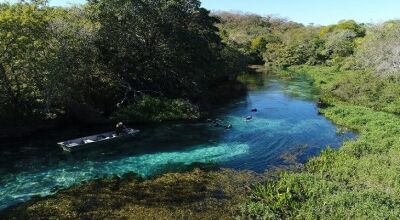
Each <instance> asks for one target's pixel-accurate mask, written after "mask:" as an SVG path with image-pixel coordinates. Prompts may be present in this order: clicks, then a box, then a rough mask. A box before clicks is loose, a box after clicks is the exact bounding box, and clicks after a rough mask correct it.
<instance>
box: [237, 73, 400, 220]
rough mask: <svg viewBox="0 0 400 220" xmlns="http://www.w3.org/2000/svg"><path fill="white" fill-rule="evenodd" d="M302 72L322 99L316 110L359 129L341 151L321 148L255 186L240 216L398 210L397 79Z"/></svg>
mask: <svg viewBox="0 0 400 220" xmlns="http://www.w3.org/2000/svg"><path fill="white" fill-rule="evenodd" d="M301 73H306V74H308V75H309V76H310V77H312V78H313V79H314V83H315V86H317V87H318V88H319V89H320V90H321V95H322V100H323V101H324V102H325V103H326V104H327V105H328V106H329V107H327V108H325V109H322V110H321V113H322V114H324V115H325V116H326V117H328V118H329V119H331V120H332V121H334V122H335V123H336V124H338V125H341V126H345V127H347V128H350V129H354V130H356V131H358V132H359V138H358V139H357V140H354V141H348V142H346V143H344V145H343V147H342V148H341V149H340V150H331V149H327V150H325V151H324V152H323V153H322V154H321V155H320V156H318V157H316V158H314V159H312V160H310V161H309V162H308V163H307V164H306V166H305V169H304V170H303V171H302V172H297V173H295V172H287V173H285V174H283V175H282V176H281V178H279V179H278V180H276V181H269V182H266V183H265V184H261V185H259V186H257V187H255V188H254V190H253V193H252V197H251V202H248V203H246V204H245V205H244V206H243V209H242V217H253V218H257V219H282V218H283V219H285V218H290V219H395V218H399V217H400V172H399V167H400V117H399V116H398V115H396V114H395V113H399V110H400V108H399V107H400V105H399V98H400V95H399V93H398V92H399V86H398V84H397V86H396V84H395V80H394V79H389V78H387V79H380V78H377V77H372V78H368V77H369V76H371V75H369V74H363V73H357V72H341V71H336V70H335V69H333V68H328V67H304V66H303V67H292V68H290V69H289V70H288V71H285V72H284V74H285V75H288V76H290V75H292V74H301Z"/></svg>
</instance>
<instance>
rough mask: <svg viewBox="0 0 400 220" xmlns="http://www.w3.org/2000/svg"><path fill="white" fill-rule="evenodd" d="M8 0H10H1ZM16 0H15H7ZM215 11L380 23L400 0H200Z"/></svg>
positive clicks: (77, 0)
mask: <svg viewBox="0 0 400 220" xmlns="http://www.w3.org/2000/svg"><path fill="white" fill-rule="evenodd" d="M1 1H7V0H0V2H1ZM8 1H15V0H8ZM201 1H202V6H203V7H205V8H207V9H209V10H212V11H235V12H245V13H255V14H259V15H274V16H278V17H281V18H287V19H290V20H292V21H296V22H300V23H303V24H311V23H313V24H316V25H326V24H333V23H337V22H338V21H340V20H343V19H353V20H355V21H357V22H362V23H377V22H383V21H386V20H390V19H396V18H399V19H400V0H201ZM84 2H85V0H50V4H51V5H55V6H67V5H71V4H81V3H84Z"/></svg>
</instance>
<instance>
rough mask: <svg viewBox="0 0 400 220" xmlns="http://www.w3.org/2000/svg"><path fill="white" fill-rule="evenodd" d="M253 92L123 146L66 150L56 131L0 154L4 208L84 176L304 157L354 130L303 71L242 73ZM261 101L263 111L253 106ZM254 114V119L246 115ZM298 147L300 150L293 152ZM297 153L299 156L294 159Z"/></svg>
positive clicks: (256, 167) (259, 166)
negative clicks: (345, 128)
mask: <svg viewBox="0 0 400 220" xmlns="http://www.w3.org/2000/svg"><path fill="white" fill-rule="evenodd" d="M240 79H241V80H242V81H243V82H245V83H246V84H247V86H248V88H249V92H248V94H247V96H245V97H243V98H241V99H238V100H236V101H235V102H233V103H231V104H227V105H225V106H224V107H223V108H220V109H217V110H216V111H215V113H214V114H213V119H216V118H218V119H220V120H221V123H224V124H231V125H232V128H231V129H228V130H226V129H224V128H222V127H215V126H213V125H212V124H211V123H209V122H207V121H203V122H196V123H174V124H171V123H167V124H162V125H158V126H153V127H150V128H146V129H143V130H142V131H141V132H140V133H139V134H138V135H137V136H135V137H134V138H132V139H130V140H129V141H127V142H126V143H124V144H120V145H118V146H106V147H104V148H101V149H93V150H87V151H83V152H78V153H74V154H65V153H63V152H62V151H61V150H60V149H59V148H58V147H57V145H56V144H55V143H56V142H57V141H60V137H59V136H57V135H56V134H57V133H55V134H53V135H49V137H48V138H42V139H39V140H35V141H32V142H29V143H26V142H21V144H23V146H18V150H15V149H14V148H13V149H10V150H9V151H7V150H6V151H3V152H2V153H1V155H0V157H1V158H0V164H1V167H0V175H1V176H0V210H1V209H4V208H6V207H8V206H10V205H13V204H16V203H19V202H23V201H27V200H29V198H31V197H32V196H34V195H49V194H52V193H54V192H56V191H57V190H58V189H60V188H65V187H69V186H71V185H73V184H77V183H80V182H83V181H87V180H91V179H95V178H100V177H107V176H111V175H122V174H124V173H127V172H135V173H138V174H140V175H142V176H144V177H149V176H152V175H156V174H162V173H165V172H172V171H179V170H180V169H184V167H185V166H187V165H190V164H192V163H197V162H199V163H212V164H216V165H218V166H220V167H226V168H233V169H237V170H244V169H248V170H253V171H255V172H264V171H265V170H266V169H268V168H271V167H274V166H279V165H290V164H292V163H293V162H299V163H304V162H306V161H307V159H308V158H309V157H311V156H314V155H317V154H318V153H319V152H320V151H321V150H322V149H323V148H325V147H326V146H328V145H329V146H331V147H332V148H337V147H339V146H340V145H341V144H342V142H343V141H344V140H346V139H351V138H354V137H355V134H354V133H351V132H338V129H337V127H336V126H335V125H334V124H332V122H330V121H329V120H327V119H326V118H325V117H323V116H322V115H320V114H318V108H317V106H316V103H315V100H316V98H317V95H318V94H317V91H315V89H314V87H313V86H312V84H311V83H310V81H309V80H307V79H306V78H305V77H298V78H295V79H281V78H278V77H276V76H273V75H271V74H269V73H268V72H267V71H264V72H259V73H253V74H245V75H242V76H240ZM254 108H257V110H258V111H257V112H252V111H251V109H254ZM247 116H251V117H252V119H251V120H249V121H246V120H245V117H247ZM293 155H295V156H296V157H293ZM293 160H295V161H293Z"/></svg>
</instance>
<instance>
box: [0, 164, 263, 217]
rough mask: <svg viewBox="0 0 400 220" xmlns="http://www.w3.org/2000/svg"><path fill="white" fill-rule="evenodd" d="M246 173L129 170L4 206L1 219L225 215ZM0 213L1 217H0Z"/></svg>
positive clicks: (243, 187) (239, 196) (249, 179)
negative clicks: (149, 175)
mask: <svg viewBox="0 0 400 220" xmlns="http://www.w3.org/2000/svg"><path fill="white" fill-rule="evenodd" d="M259 179H260V177H257V176H256V175H255V174H254V173H251V172H240V173H239V172H235V171H232V170H219V171H216V170H215V171H208V172H206V171H203V170H199V169H195V170H193V171H191V172H187V173H176V174H165V175H162V176H160V177H156V178H154V179H150V180H142V179H140V178H138V177H137V176H136V175H134V174H129V175H128V174H127V175H125V176H124V177H122V178H118V177H115V178H110V179H103V180H97V181H91V182H90V183H86V184H81V185H79V186H75V187H72V188H70V189H67V190H63V191H61V192H59V193H58V194H57V195H54V196H49V197H45V198H38V199H35V200H34V201H31V202H28V203H26V204H25V205H23V206H19V207H17V208H15V209H11V210H8V213H7V214H8V217H6V216H3V217H4V219H18V220H22V219H231V217H232V216H234V215H236V214H237V210H238V207H239V205H240V202H243V201H245V199H246V197H247V196H248V193H249V189H250V186H251V185H252V184H254V183H255V181H256V180H259ZM0 217H1V216H0Z"/></svg>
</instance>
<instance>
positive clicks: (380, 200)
mask: <svg viewBox="0 0 400 220" xmlns="http://www.w3.org/2000/svg"><path fill="white" fill-rule="evenodd" d="M399 39H400V21H399V20H391V21H386V22H383V23H379V24H364V23H357V22H355V21H352V20H343V21H340V22H338V23H337V24H332V25H328V26H317V25H304V24H300V23H296V22H293V21H289V20H286V19H282V18H277V17H272V16H271V17H263V16H259V15H254V14H244V13H232V12H212V13H211V12H209V11H207V10H206V9H204V8H202V7H201V4H200V2H199V1H198V0H141V1H139V0H119V1H114V0H91V1H89V2H88V3H87V4H85V5H83V6H79V7H78V6H77V7H69V8H59V7H50V6H48V5H47V3H46V2H43V1H33V2H30V3H27V2H22V3H16V4H5V3H3V4H0V50H1V53H0V79H1V80H0V121H1V124H2V125H3V126H10V127H12V126H16V125H24V124H35V123H43V122H48V121H57V120H65V119H68V120H71V119H72V120H75V121H79V122H85V123H94V122H96V123H99V122H109V121H116V120H123V121H126V122H160V121H165V120H181V119H197V118H199V117H201V112H202V111H203V110H204V111H206V110H207V108H210V105H212V104H216V103H219V102H221V101H223V100H224V101H226V100H229V99H230V98H233V97H236V96H237V95H240V94H243V92H244V89H243V86H242V85H241V84H240V83H239V82H237V80H236V78H237V74H238V73H240V72H242V71H245V69H246V67H247V66H248V65H249V64H261V65H265V66H266V67H268V68H270V69H271V70H272V71H273V72H275V73H276V74H278V75H279V76H280V77H287V78H289V79H291V78H295V77H296V76H298V75H306V76H307V77H308V78H309V79H310V81H311V82H312V83H313V85H314V86H315V87H316V88H317V89H318V90H319V92H320V96H319V100H318V105H319V107H320V110H319V111H320V113H321V114H323V115H325V116H326V117H327V118H329V119H331V120H332V121H333V122H334V123H335V124H337V125H340V126H343V127H345V128H347V129H351V130H354V131H356V132H357V133H358V134H359V136H358V138H357V139H356V140H349V141H346V142H345V143H344V144H343V146H342V148H340V150H332V149H330V148H328V149H326V150H325V151H323V152H322V153H321V155H319V156H317V157H315V158H312V159H311V160H310V161H309V162H307V163H306V164H305V165H304V166H302V167H301V168H300V169H299V170H293V171H288V170H284V171H279V172H277V173H276V174H275V173H274V174H271V176H267V178H266V181H264V182H262V183H259V184H255V185H254V184H253V182H252V186H251V187H250V186H249V187H248V188H249V189H250V188H251V190H250V193H247V194H246V193H245V192H242V191H245V190H243V189H242V188H241V190H240V192H241V193H242V194H240V195H241V198H240V199H238V203H240V206H239V208H237V207H234V209H235V210H234V211H232V210H230V212H229V214H232V213H233V214H232V215H235V217H237V218H240V219H367V218H372V219H396V218H399V216H400V203H399V201H400V176H399V167H400V160H399V158H400V135H399V134H400V119H399V115H400V40H399ZM216 94H218V96H217V95H216ZM181 175H186V174H181ZM188 175H190V174H188ZM196 175H199V174H196ZM201 175H205V176H207V175H209V174H203V173H201ZM212 175H216V176H218V177H217V178H221V177H220V176H219V174H218V175H217V174H214V173H212ZM171 178H172V179H174V181H176V179H177V178H175V176H174V177H171ZM185 178H186V177H185ZM187 178H188V179H190V178H191V177H187ZM196 178H197V177H196ZM196 178H195V179H196ZM199 178H200V177H199ZM246 178H248V177H247V176H246ZM206 179H207V181H211V180H210V179H211V178H206ZM107 181H111V180H105V182H107ZM190 181H192V179H190ZM190 181H189V182H190ZM241 181H242V180H241ZM114 182H118V181H117V180H112V183H113V184H114ZM133 182H134V181H133ZM133 182H132V183H129V184H131V185H132V184H133ZM167 182H168V183H169V184H171V181H169V180H168V181H167ZM178 182H179V181H178ZM226 182H229V181H228V180H226ZM246 183H247V182H246ZM93 184H95V183H93ZM101 184H105V183H101ZM115 184H117V183H115ZM118 184H120V183H118ZM118 184H117V185H118ZM124 184H126V185H124ZM129 184H128V183H126V182H123V184H122V186H123V187H121V189H122V188H123V190H127V191H129V190H130V186H131V185H129ZM135 184H137V183H136V182H134V184H133V185H135ZM145 184H148V183H147V182H146V183H145ZM240 184H242V185H244V183H242V182H240ZM105 185H107V184H105ZM174 185H175V184H174ZM109 186H110V185H107V186H103V185H102V187H104V188H105V189H106V190H104V191H106V192H105V193H104V194H107V193H109V189H108V188H107V187H109ZM87 187H88V186H87ZM113 187H114V186H113ZM124 187H126V189H125V188H124ZM146 187H147V186H146ZM202 187H203V186H202ZM235 187H240V186H235ZM246 187H247V186H246ZM171 188H173V186H171ZM178 188H179V187H178ZM89 189H90V190H91V189H92V188H90V187H89ZM157 189H158V188H157ZM202 189H203V188H201V189H200V190H199V192H200V193H202V192H203V191H201V190H202ZM204 189H208V188H207V186H204ZM76 190H77V191H78V192H75V191H76ZM79 190H80V189H78V188H73V189H72V191H73V193H79ZM90 190H88V191H90ZM177 190H182V189H181V188H179V189H177ZM196 190H197V189H196ZM230 190H231V189H230ZM205 191H206V192H207V193H208V191H207V190H205ZM185 192H186V191H185ZM196 192H197V191H196ZM90 193H91V192H90ZM123 193H126V192H125V191H123ZM213 193H215V192H214V191H212V192H210V194H213ZM139 194H140V193H139ZM172 194H173V195H176V194H179V193H176V191H174V192H173V193H172ZM234 194H235V193H234V190H231V191H230V194H229V195H231V196H232V198H236V197H237V196H236V197H235V196H234ZM248 194H249V195H248ZM74 195H75V194H74ZM109 195H111V193H109ZM207 195H208V194H207ZM242 195H243V196H242ZM62 196H63V195H61V197H62ZM196 198H197V197H196ZM68 199H70V198H69V197H68ZM179 199H180V200H182V199H183V198H179ZM236 199H237V198H236ZM117 200H118V199H117ZM239 200H240V201H239ZM68 201H69V200H68ZM162 201H164V200H162ZM166 201H167V202H168V201H169V200H166ZM52 202H54V203H55V204H57V203H56V199H54V201H53V200H52ZM212 202H215V201H212ZM212 202H210V204H213V203H212ZM43 204H45V205H43ZM46 204H47V203H46V202H42V205H41V206H40V205H39V206H36V207H35V208H36V209H33V210H34V211H33V212H31V213H29V210H28V209H24V207H22V209H21V210H28V211H27V213H23V215H24V216H25V214H26V216H28V217H32V216H36V215H39V216H40V213H45V211H43V210H46ZM190 204H191V205H193V203H190ZM207 204H208V203H207ZM53 205H54V204H53ZM179 205H181V206H182V207H183V208H185V207H186V206H185V204H184V202H182V203H179ZM208 205H209V204H208ZM235 205H237V204H235ZM209 206H212V205H209ZM26 207H29V204H28V205H27V206H26ZM190 207H191V206H190ZM221 207H222V206H221ZM191 208H193V207H191ZM212 208H213V209H214V208H215V207H214V206H212ZM224 208H227V209H228V208H229V209H233V208H232V207H228V206H227V207H225V206H224ZM193 209H194V208H193ZM219 211H221V210H216V211H215V212H216V213H217V214H216V215H218V212H219ZM66 212H67V211H66ZM177 212H178V213H180V210H178V211H177ZM15 213H17V214H16V215H17V216H18V214H20V213H19V211H18V209H17V211H16V212H15ZM15 213H14V214H15ZM38 213H39V214H38ZM60 213H64V211H63V212H61V211H60ZM75 214H76V213H75ZM180 214H181V213H180ZM214 214H215V213H214ZM225 214H226V213H225ZM31 215H32V216H31ZM26 216H25V217H26ZM28 217H27V218H28ZM103 217H104V216H103ZM171 218H172V217H171ZM205 218H207V217H205Z"/></svg>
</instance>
